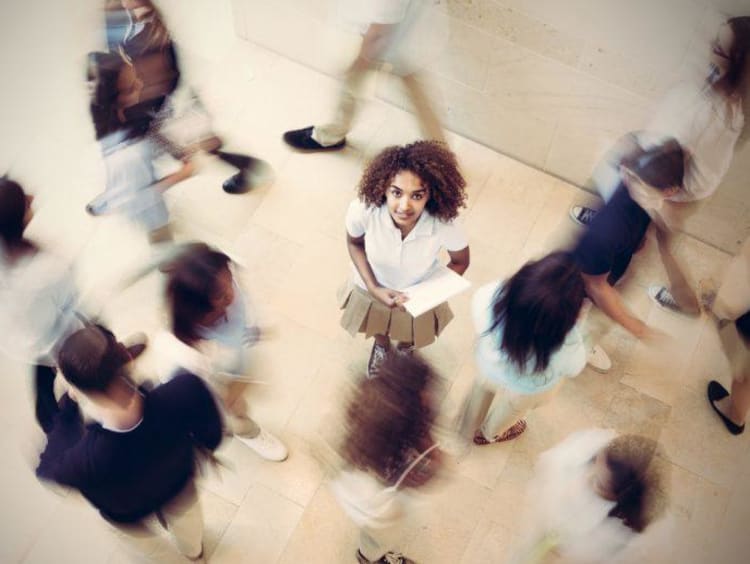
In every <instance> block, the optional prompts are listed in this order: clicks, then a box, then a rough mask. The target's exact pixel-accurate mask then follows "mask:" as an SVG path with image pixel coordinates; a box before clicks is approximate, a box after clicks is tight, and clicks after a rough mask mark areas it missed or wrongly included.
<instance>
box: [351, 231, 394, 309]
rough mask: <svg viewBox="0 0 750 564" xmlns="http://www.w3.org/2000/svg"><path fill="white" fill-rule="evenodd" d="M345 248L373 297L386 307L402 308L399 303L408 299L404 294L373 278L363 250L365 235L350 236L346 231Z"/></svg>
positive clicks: (373, 275)
mask: <svg viewBox="0 0 750 564" xmlns="http://www.w3.org/2000/svg"><path fill="white" fill-rule="evenodd" d="M346 248H347V249H348V250H349V256H350V257H351V258H352V262H353V263H354V267H355V268H356V269H357V272H359V275H360V276H361V277H362V280H363V281H364V283H365V286H366V287H367V291H368V292H369V293H370V294H372V296H373V297H375V299H377V300H378V301H380V302H382V303H383V304H385V305H387V306H388V307H394V306H398V307H401V308H402V309H403V306H402V305H401V304H402V303H403V302H405V301H406V300H407V299H408V298H407V296H406V294H404V293H402V292H398V291H396V290H391V289H390V288H383V287H382V286H381V285H380V283H379V282H378V281H377V280H376V279H375V274H374V273H373V272H372V267H371V266H370V263H369V262H368V260H367V253H366V252H365V236H364V235H362V236H361V237H352V236H351V235H349V233H348V232H347V233H346Z"/></svg>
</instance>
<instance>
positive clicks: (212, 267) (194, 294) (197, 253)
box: [166, 243, 231, 345]
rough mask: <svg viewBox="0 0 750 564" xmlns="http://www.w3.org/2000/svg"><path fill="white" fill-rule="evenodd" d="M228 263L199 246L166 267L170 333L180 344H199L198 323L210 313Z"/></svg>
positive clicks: (206, 247)
mask: <svg viewBox="0 0 750 564" xmlns="http://www.w3.org/2000/svg"><path fill="white" fill-rule="evenodd" d="M230 262H231V261H230V259H229V257H228V256H227V255H225V254H224V253H221V252H219V251H216V250H214V249H212V248H211V247H209V246H208V245H205V244H203V243H195V244H193V245H191V246H190V247H189V248H188V250H186V251H185V252H184V253H182V254H181V255H180V256H179V257H178V258H177V259H175V260H174V261H173V262H172V263H171V264H170V265H168V266H167V268H166V271H167V287H166V298H167V305H168V307H169V315H170V319H171V324H172V332H173V333H174V335H175V336H176V337H177V338H178V339H179V340H181V341H182V342H184V343H187V344H188V345H192V344H193V343H195V342H196V341H198V340H200V335H199V331H200V327H201V321H202V320H203V319H205V317H206V315H207V314H209V313H211V312H212V311H213V310H214V304H213V298H214V297H215V296H216V292H217V289H218V286H217V279H218V276H219V274H221V273H222V272H223V271H224V270H226V269H228V268H229V264H230Z"/></svg>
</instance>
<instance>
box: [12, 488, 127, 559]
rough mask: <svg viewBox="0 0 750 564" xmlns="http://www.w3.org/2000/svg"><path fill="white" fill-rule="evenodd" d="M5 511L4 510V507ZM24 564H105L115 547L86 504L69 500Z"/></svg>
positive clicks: (48, 523)
mask: <svg viewBox="0 0 750 564" xmlns="http://www.w3.org/2000/svg"><path fill="white" fill-rule="evenodd" d="M6 507H7V506H6ZM43 531H44V532H43V534H41V535H40V536H39V539H38V540H37V542H36V543H34V545H33V547H32V548H31V550H30V551H29V552H28V553H27V554H25V555H24V559H23V561H24V562H29V563H40V564H41V563H46V562H81V557H82V554H81V551H82V549H84V547H85V549H84V550H85V552H84V553H83V554H85V556H84V557H83V558H84V561H86V562H106V561H107V560H108V559H109V557H110V554H111V553H112V552H113V551H114V549H115V548H116V546H117V541H116V540H115V536H114V534H113V533H112V532H111V529H110V527H109V526H108V525H107V524H106V522H105V521H104V519H102V517H101V516H100V515H99V513H98V511H96V510H95V509H94V508H93V507H91V506H90V505H89V504H88V502H87V501H86V500H84V499H83V498H81V497H79V496H77V495H76V496H70V497H69V498H68V499H66V500H65V502H64V503H60V504H59V505H58V506H57V508H56V510H55V511H54V512H53V513H52V514H51V515H50V516H49V519H48V520H47V521H46V524H45V526H44V529H43Z"/></svg>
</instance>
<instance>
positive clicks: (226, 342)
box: [155, 243, 287, 462]
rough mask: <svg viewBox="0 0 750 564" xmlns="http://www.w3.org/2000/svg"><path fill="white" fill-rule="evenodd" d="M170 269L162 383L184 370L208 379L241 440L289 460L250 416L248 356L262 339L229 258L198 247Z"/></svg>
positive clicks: (160, 341) (160, 344) (161, 340)
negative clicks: (250, 321)
mask: <svg viewBox="0 0 750 564" xmlns="http://www.w3.org/2000/svg"><path fill="white" fill-rule="evenodd" d="M166 270H167V289H166V294H167V307H168V311H169V316H170V320H171V326H172V332H171V333H162V334H161V335H159V337H158V338H157V340H156V343H155V348H156V350H157V352H158V354H159V364H160V367H159V372H160V377H161V379H162V380H169V379H171V378H172V377H174V376H175V375H176V374H177V373H179V371H180V369H181V368H183V369H186V370H188V371H189V372H192V373H193V374H197V375H198V376H201V377H202V378H204V379H206V380H208V382H209V384H210V385H211V387H212V388H213V389H214V391H215V392H216V395H217V396H218V398H219V400H220V401H221V403H222V405H223V407H224V411H225V414H226V417H227V422H228V426H229V430H230V431H231V432H232V433H233V434H234V435H235V437H236V438H237V439H238V440H239V441H241V442H242V443H244V444H245V445H247V446H248V447H250V448H251V449H253V450H254V451H255V452H256V453H258V455H260V456H261V457H262V458H265V459H266V460H272V461H276V462H278V461H281V460H284V459H285V458H286V457H287V449H286V447H285V446H284V444H283V443H282V442H281V441H280V440H279V439H277V438H276V437H275V436H273V435H272V434H271V433H269V432H268V431H266V430H264V429H262V428H261V427H260V426H259V425H258V424H257V423H256V422H255V421H253V420H252V419H251V418H250V416H249V415H248V406H247V403H246V401H245V392H246V391H247V388H248V386H249V382H248V379H247V372H248V368H249V367H248V362H247V352H248V348H249V347H250V346H252V345H253V344H255V343H256V342H257V340H258V338H259V336H260V335H259V330H258V327H257V326H254V325H250V326H249V325H248V323H247V313H246V298H245V296H244V294H243V292H242V290H241V289H240V287H239V286H238V284H237V282H236V281H235V277H234V275H233V273H232V263H231V261H230V260H229V257H228V256H227V255H225V254H224V253H220V252H218V251H215V250H213V249H211V248H210V247H208V246H207V245H205V244H202V243H198V244H194V245H192V246H190V247H189V248H188V250H187V251H185V252H184V253H183V254H182V255H181V256H180V257H178V258H177V259H176V260H175V261H174V262H173V263H172V264H171V265H169V266H167V267H166Z"/></svg>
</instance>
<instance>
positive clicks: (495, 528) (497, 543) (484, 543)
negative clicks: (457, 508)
mask: <svg viewBox="0 0 750 564" xmlns="http://www.w3.org/2000/svg"><path fill="white" fill-rule="evenodd" d="M517 542H518V537H517V536H516V535H514V534H512V533H511V532H510V531H509V530H508V529H506V528H505V527H503V526H502V525H498V524H497V523H494V522H493V521H492V520H489V519H482V520H481V521H480V522H479V524H478V525H477V528H476V529H475V530H474V534H473V536H472V537H471V541H470V542H469V545H468V547H467V548H466V551H465V552H464V555H463V558H462V559H461V563H462V564H470V563H477V564H480V563H481V564H491V563H494V562H506V561H508V559H509V558H510V556H511V554H512V550H513V547H514V546H516V543H517Z"/></svg>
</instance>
